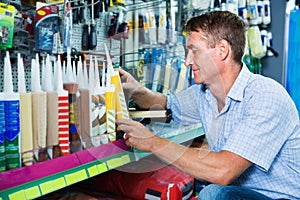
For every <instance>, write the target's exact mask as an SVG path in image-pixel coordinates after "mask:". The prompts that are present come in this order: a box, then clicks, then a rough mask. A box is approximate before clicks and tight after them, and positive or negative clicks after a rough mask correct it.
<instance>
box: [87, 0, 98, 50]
mask: <svg viewBox="0 0 300 200" xmlns="http://www.w3.org/2000/svg"><path fill="white" fill-rule="evenodd" d="M91 7H92V12H91V13H92V22H91V24H90V33H89V42H88V43H89V49H90V50H94V49H95V48H96V46H97V32H96V23H95V19H94V12H95V11H94V0H92V6H91Z"/></svg>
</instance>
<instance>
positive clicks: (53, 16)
mask: <svg viewBox="0 0 300 200" xmlns="http://www.w3.org/2000/svg"><path fill="white" fill-rule="evenodd" d="M58 12H59V9H58V6H56V5H49V4H45V3H41V2H37V5H36V25H35V35H36V45H35V48H36V50H37V51H46V52H48V53H52V49H53V46H54V39H53V38H54V34H56V33H57V32H59V25H58Z"/></svg>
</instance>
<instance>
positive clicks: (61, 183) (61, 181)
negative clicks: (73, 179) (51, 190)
mask: <svg viewBox="0 0 300 200" xmlns="http://www.w3.org/2000/svg"><path fill="white" fill-rule="evenodd" d="M53 185H54V187H55V190H58V189H61V188H63V187H66V186H67V184H66V181H65V178H64V177H61V178H58V179H55V180H54V181H53Z"/></svg>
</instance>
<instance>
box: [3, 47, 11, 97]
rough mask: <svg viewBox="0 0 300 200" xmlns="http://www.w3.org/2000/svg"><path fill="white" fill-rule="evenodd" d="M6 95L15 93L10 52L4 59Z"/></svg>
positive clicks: (4, 89)
mask: <svg viewBox="0 0 300 200" xmlns="http://www.w3.org/2000/svg"><path fill="white" fill-rule="evenodd" d="M3 92H4V93H13V83H12V74H11V63H10V57H9V52H8V51H6V57H5V58H4V83H3Z"/></svg>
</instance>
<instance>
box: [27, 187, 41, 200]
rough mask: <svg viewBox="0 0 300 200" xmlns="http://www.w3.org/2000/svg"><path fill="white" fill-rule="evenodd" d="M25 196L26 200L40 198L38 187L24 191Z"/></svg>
mask: <svg viewBox="0 0 300 200" xmlns="http://www.w3.org/2000/svg"><path fill="white" fill-rule="evenodd" d="M25 194H26V198H27V199H34V198H37V197H39V196H41V193H40V190H39V187H38V186H35V187H32V188H28V189H26V190H25Z"/></svg>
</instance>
